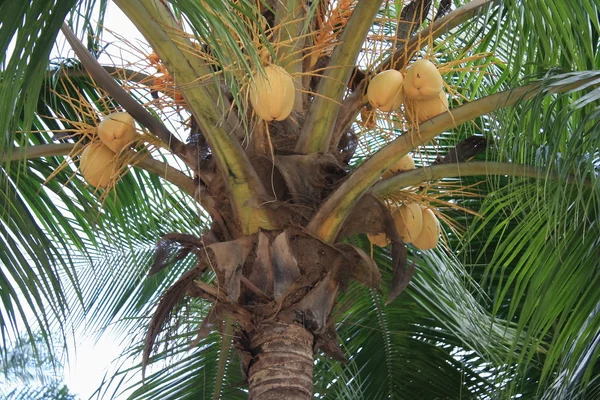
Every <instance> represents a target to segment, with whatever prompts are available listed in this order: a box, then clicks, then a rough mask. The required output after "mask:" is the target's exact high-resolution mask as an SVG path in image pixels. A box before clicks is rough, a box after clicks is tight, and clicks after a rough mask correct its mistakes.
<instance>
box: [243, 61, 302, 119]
mask: <svg viewBox="0 0 600 400" xmlns="http://www.w3.org/2000/svg"><path fill="white" fill-rule="evenodd" d="M295 91H296V88H295V87H294V80H293V79H292V77H291V76H290V74H288V73H287V72H286V70H284V69H283V68H281V67H278V66H277V65H274V64H271V65H269V66H266V67H265V69H264V73H262V72H257V73H256V74H254V77H253V78H252V82H250V103H251V104H252V107H253V108H254V111H255V112H256V114H257V115H258V116H259V117H260V118H262V119H264V120H265V121H273V120H276V121H282V120H284V119H286V118H287V117H289V115H290V114H291V112H292V109H293V108H294V100H295V98H296V93H295Z"/></svg>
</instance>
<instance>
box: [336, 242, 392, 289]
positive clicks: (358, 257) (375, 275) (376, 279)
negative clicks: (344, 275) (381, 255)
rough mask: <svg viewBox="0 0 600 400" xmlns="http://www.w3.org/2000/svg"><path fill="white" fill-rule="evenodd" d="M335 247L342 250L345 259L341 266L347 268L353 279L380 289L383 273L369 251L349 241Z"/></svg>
mask: <svg viewBox="0 0 600 400" xmlns="http://www.w3.org/2000/svg"><path fill="white" fill-rule="evenodd" d="M335 247H336V248H337V249H339V250H340V251H341V252H342V255H341V257H342V258H343V259H344V260H343V261H342V266H341V268H343V269H347V270H348V271H349V272H350V277H351V278H352V279H354V280H356V281H357V282H360V283H362V284H364V285H367V286H369V287H371V288H373V289H379V284H380V283H381V273H380V272H379V267H377V264H376V263H375V261H373V259H372V258H371V257H369V255H368V254H367V253H365V252H364V251H362V250H361V249H359V248H358V247H356V246H353V245H351V244H348V243H338V244H336V245H335ZM344 261H345V262H344Z"/></svg>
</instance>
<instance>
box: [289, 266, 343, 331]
mask: <svg viewBox="0 0 600 400" xmlns="http://www.w3.org/2000/svg"><path fill="white" fill-rule="evenodd" d="M338 286H339V285H338V283H337V282H336V281H335V279H333V278H332V276H331V273H329V274H327V275H326V276H325V278H323V280H322V281H321V282H319V283H317V285H316V286H315V287H314V288H313V289H312V290H311V291H310V292H308V294H307V295H306V296H304V298H303V299H302V300H300V302H299V303H297V304H296V305H294V306H293V307H292V310H294V311H295V313H296V321H298V322H300V323H302V324H303V325H304V326H305V327H306V328H307V329H309V330H310V331H311V332H313V333H315V334H319V333H321V332H323V330H324V329H325V327H326V326H327V317H329V313H330V312H331V309H332V308H333V303H334V300H335V297H336V295H337V292H338Z"/></svg>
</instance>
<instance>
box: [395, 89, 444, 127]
mask: <svg viewBox="0 0 600 400" xmlns="http://www.w3.org/2000/svg"><path fill="white" fill-rule="evenodd" d="M404 105H405V106H406V115H407V116H408V120H410V121H412V122H413V123H415V121H418V123H419V124H421V123H423V122H425V121H427V120H428V119H431V118H433V117H435V116H436V115H439V114H441V113H444V112H446V111H448V97H447V96H446V93H444V92H443V91H442V92H440V93H439V95H438V96H436V97H434V98H432V99H425V100H414V99H408V98H407V99H406V100H405V101H404Z"/></svg>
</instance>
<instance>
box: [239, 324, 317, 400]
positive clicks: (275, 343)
mask: <svg viewBox="0 0 600 400" xmlns="http://www.w3.org/2000/svg"><path fill="white" fill-rule="evenodd" d="M313 340H314V338H313V334H312V333H311V332H309V331H308V330H306V329H305V328H304V327H302V326H300V325H298V324H293V323H292V324H287V323H283V322H268V323H265V324H263V325H261V326H260V327H259V329H257V330H256V332H255V333H254V335H253V336H252V338H251V342H250V346H251V350H252V355H253V360H252V364H251V365H250V370H249V373H248V381H249V384H250V396H249V398H250V399H251V400H280V399H286V400H307V399H311V398H312V391H313Z"/></svg>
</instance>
